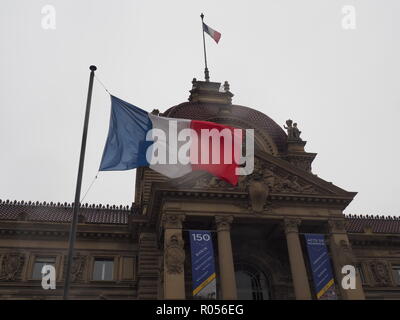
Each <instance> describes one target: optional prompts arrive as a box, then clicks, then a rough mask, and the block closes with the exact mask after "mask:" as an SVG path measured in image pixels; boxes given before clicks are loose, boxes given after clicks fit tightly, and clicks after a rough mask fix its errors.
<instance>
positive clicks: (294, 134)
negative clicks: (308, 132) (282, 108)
mask: <svg viewBox="0 0 400 320" xmlns="http://www.w3.org/2000/svg"><path fill="white" fill-rule="evenodd" d="M283 127H284V128H285V129H286V131H287V136H288V141H303V140H302V139H301V138H300V134H301V131H300V130H299V128H297V123H293V121H292V120H290V119H289V120H286V126H285V125H284V126H283Z"/></svg>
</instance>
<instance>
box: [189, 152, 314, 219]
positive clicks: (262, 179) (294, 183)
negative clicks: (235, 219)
mask: <svg viewBox="0 0 400 320" xmlns="http://www.w3.org/2000/svg"><path fill="white" fill-rule="evenodd" d="M274 171H275V167H274V166H273V165H270V164H268V163H266V162H264V161H262V160H260V159H259V158H255V159H254V171H253V173H252V174H250V175H247V176H240V177H239V182H238V185H237V186H232V185H230V184H229V183H227V182H225V181H223V180H221V179H218V178H217V177H214V176H211V175H207V176H205V177H202V178H200V179H198V180H196V182H195V183H194V185H193V188H194V189H222V190H227V191H231V190H238V191H250V186H251V185H253V187H252V188H251V189H253V190H254V188H255V189H256V190H258V191H260V190H261V189H262V188H264V190H265V192H266V196H265V195H262V197H264V196H265V199H267V197H268V195H269V194H270V193H302V194H317V193H318V191H317V190H316V189H315V188H314V187H313V186H312V185H310V184H307V183H306V182H304V181H299V178H298V177H297V176H294V175H285V176H279V175H277V174H276V173H275V172H274ZM254 181H256V182H254ZM251 197H252V194H250V198H251ZM257 197H258V198H259V197H261V194H258V195H257ZM253 198H254V197H253ZM251 202H252V200H251ZM264 204H266V203H264ZM259 205H260V204H259ZM253 209H254V208H253ZM254 211H257V210H254Z"/></svg>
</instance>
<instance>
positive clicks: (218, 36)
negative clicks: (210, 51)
mask: <svg viewBox="0 0 400 320" xmlns="http://www.w3.org/2000/svg"><path fill="white" fill-rule="evenodd" d="M203 30H204V31H205V32H206V33H207V34H208V35H209V36H210V37H211V38H213V39H214V41H215V42H216V43H218V41H219V39H221V33H219V32H218V31H216V30H214V29H213V28H211V27H209V26H208V25H206V24H205V23H204V22H203Z"/></svg>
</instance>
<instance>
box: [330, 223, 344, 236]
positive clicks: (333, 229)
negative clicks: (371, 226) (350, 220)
mask: <svg viewBox="0 0 400 320" xmlns="http://www.w3.org/2000/svg"><path fill="white" fill-rule="evenodd" d="M328 225H329V231H330V233H346V224H345V221H344V220H329V221H328Z"/></svg>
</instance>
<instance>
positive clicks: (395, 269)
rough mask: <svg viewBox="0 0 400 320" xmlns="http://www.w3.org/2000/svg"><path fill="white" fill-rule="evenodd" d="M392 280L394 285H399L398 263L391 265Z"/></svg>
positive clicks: (399, 269) (399, 268) (399, 272)
mask: <svg viewBox="0 0 400 320" xmlns="http://www.w3.org/2000/svg"><path fill="white" fill-rule="evenodd" d="M392 274H393V280H394V283H395V284H396V286H400V264H397V265H392Z"/></svg>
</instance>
